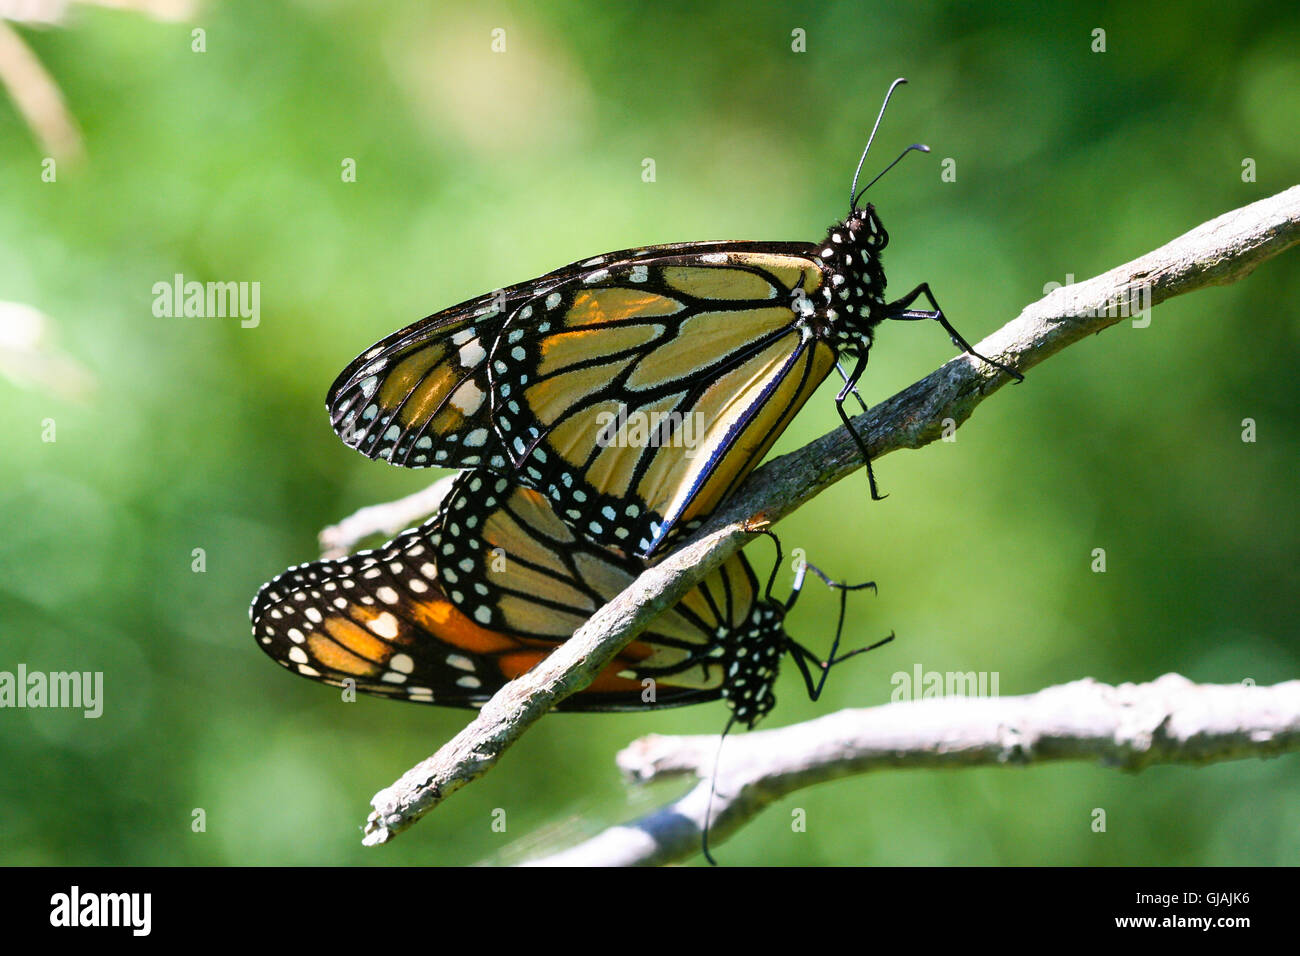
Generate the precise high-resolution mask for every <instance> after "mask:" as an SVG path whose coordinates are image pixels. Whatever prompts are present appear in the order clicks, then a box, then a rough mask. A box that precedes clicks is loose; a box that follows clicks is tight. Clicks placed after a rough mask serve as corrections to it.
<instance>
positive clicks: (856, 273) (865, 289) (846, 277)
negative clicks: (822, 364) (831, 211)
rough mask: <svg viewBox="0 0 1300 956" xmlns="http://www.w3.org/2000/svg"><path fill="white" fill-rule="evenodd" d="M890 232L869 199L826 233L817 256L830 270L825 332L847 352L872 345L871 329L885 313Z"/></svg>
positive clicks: (825, 292)
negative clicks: (883, 260)
mask: <svg viewBox="0 0 1300 956" xmlns="http://www.w3.org/2000/svg"><path fill="white" fill-rule="evenodd" d="M888 244H889V234H888V233H887V232H885V227H884V226H883V225H881V223H880V217H879V216H877V215H876V207H875V206H873V205H871V204H870V203H867V204H866V205H865V206H863V207H862V208H861V209H855V210H853V212H851V213H849V215H848V218H846V219H845V220H844V221H843V222H839V223H836V224H835V225H834V226H832V227H831V230H830V232H828V233H827V234H826V240H825V242H824V243H823V244H822V246H821V249H820V250H819V253H820V254H819V256H818V259H819V261H820V264H821V266H822V269H823V270H824V271H825V274H826V280H827V281H826V282H825V283H824V284H823V286H822V289H821V292H822V297H823V308H824V312H825V316H826V320H827V322H826V324H827V326H828V328H827V329H826V338H828V339H831V340H833V341H835V342H836V344H837V347H839V348H841V349H844V350H847V351H849V352H854V351H865V350H866V349H867V348H870V346H871V330H872V328H874V327H875V326H876V325H877V324H878V323H879V322H880V321H881V320H882V319H883V318H884V304H885V270H884V267H883V266H882V265H881V263H880V254H881V251H882V250H883V249H884V248H885V246H887V245H888Z"/></svg>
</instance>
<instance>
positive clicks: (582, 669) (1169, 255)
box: [363, 186, 1300, 845]
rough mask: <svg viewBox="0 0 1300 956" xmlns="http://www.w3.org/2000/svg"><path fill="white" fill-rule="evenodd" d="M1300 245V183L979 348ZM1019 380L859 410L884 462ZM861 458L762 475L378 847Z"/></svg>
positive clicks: (476, 728)
mask: <svg viewBox="0 0 1300 956" xmlns="http://www.w3.org/2000/svg"><path fill="white" fill-rule="evenodd" d="M1297 242H1300V186H1293V187H1292V188H1290V189H1288V190H1286V191H1285V192H1281V193H1279V194H1277V195H1276V196H1273V197H1271V198H1268V199H1262V200H1260V201H1259V202H1255V203H1251V204H1250V205H1249V206H1243V207H1242V208H1240V209H1235V210H1233V211H1232V212H1228V213H1225V214H1224V215H1222V216H1219V217H1218V218H1217V219H1213V220H1211V221H1209V222H1206V223H1203V224H1202V225H1200V226H1197V227H1196V228H1195V229H1193V230H1191V231H1190V232H1188V233H1185V234H1184V235H1182V236H1179V237H1178V238H1177V239H1175V240H1173V241H1172V242H1169V243H1167V244H1165V245H1164V246H1161V247H1160V248H1159V249H1156V250H1154V251H1152V252H1149V253H1147V254H1146V255H1144V256H1142V257H1141V258H1138V259H1135V260H1133V261H1132V262H1129V263H1126V264H1125V265H1122V266H1118V267H1116V268H1114V269H1111V270H1110V271H1109V272H1106V273H1103V274H1102V275H1099V276H1096V277H1094V278H1092V279H1088V280H1087V281H1085V282H1079V283H1076V284H1073V285H1068V286H1064V287H1062V288H1059V289H1056V290H1055V291H1053V292H1051V293H1050V294H1048V295H1046V296H1044V297H1043V298H1042V299H1039V300H1038V301H1037V302H1035V303H1033V304H1032V305H1029V306H1027V307H1026V308H1025V309H1024V310H1023V311H1022V312H1021V313H1020V315H1019V316H1017V317H1016V318H1015V319H1013V320H1012V321H1010V322H1008V323H1007V324H1006V325H1004V326H1003V327H1002V328H1000V329H998V331H996V332H994V333H993V334H992V335H990V336H988V337H987V338H985V339H984V340H983V341H982V342H979V343H977V344H976V346H975V348H976V351H978V352H980V353H981V354H983V355H987V356H989V357H990V358H993V359H996V360H998V361H1000V362H1003V363H1005V364H1007V365H1009V366H1011V367H1013V368H1016V369H1018V370H1020V371H1022V372H1023V371H1026V370H1028V369H1030V368H1033V367H1034V366H1035V365H1037V364H1038V363H1039V362H1042V361H1043V360H1044V359H1046V358H1048V357H1049V356H1051V355H1055V354H1056V353H1057V352H1059V351H1061V349H1063V348H1065V347H1066V346H1069V345H1072V344H1073V343H1075V342H1078V341H1079V340H1081V339H1084V338H1086V337H1088V336H1090V335H1093V334H1094V333H1097V332H1100V331H1101V330H1102V329H1105V328H1108V327H1110V326H1112V325H1115V324H1116V323H1118V322H1121V321H1127V319H1126V315H1127V314H1128V311H1129V309H1128V308H1126V306H1131V305H1132V304H1133V303H1138V304H1143V305H1145V304H1147V303H1149V304H1150V305H1152V306H1155V305H1159V304H1160V303H1161V302H1163V301H1165V300H1166V299H1168V298H1171V297H1173V296H1175V295H1181V294H1182V293H1185V292H1190V291H1192V290H1193V289H1200V288H1203V287H1205V286H1209V285H1225V284H1227V283H1229V282H1233V281H1235V280H1237V279H1240V278H1241V277H1243V276H1245V275H1248V274H1249V273H1250V272H1251V271H1252V270H1253V269H1254V268H1255V267H1256V266H1257V265H1259V264H1260V263H1261V262H1263V261H1264V260H1266V259H1269V258H1272V257H1273V256H1276V255H1278V254H1279V253H1281V252H1283V251H1284V250H1286V249H1288V248H1290V247H1291V246H1293V245H1295V244H1296V243H1297ZM1008 381H1010V378H1009V376H1007V375H1006V374H1005V373H1002V372H998V371H996V370H994V369H991V368H989V367H988V366H986V365H984V364H983V363H981V362H979V361H978V360H977V359H974V358H972V357H971V356H969V355H961V356H958V357H957V358H955V359H953V360H952V361H950V362H948V363H947V364H945V365H944V366H943V367H942V368H940V369H938V370H936V371H934V372H932V373H931V374H930V375H928V376H926V377H925V378H924V379H922V380H921V381H919V382H917V383H915V384H914V385H911V386H909V387H908V388H906V389H904V390H903V391H901V392H899V393H898V394H896V395H894V396H893V397H892V398H889V399H887V400H885V401H884V402H881V403H880V404H879V405H877V406H875V407H874V408H872V409H870V410H869V411H867V412H865V413H864V414H862V415H860V416H858V417H857V418H856V419H854V427H855V428H856V429H857V430H858V432H859V434H861V435H862V436H863V437H864V438H865V440H866V442H867V445H868V448H869V449H870V451H871V457H872V458H873V459H876V458H879V457H881V456H882V455H887V454H889V453H890V452H892V451H897V450H898V449H900V448H920V447H921V446H922V445H926V444H928V443H929V442H931V441H934V440H935V439H936V438H938V437H940V435H941V433H942V431H943V428H944V422H945V420H946V419H951V420H952V421H953V422H955V423H956V424H957V425H960V424H962V423H963V422H965V421H966V419H967V418H969V417H970V415H971V413H972V412H973V411H974V410H975V408H976V406H977V405H979V403H980V402H982V401H984V400H985V399H986V398H988V397H989V396H990V395H992V394H993V393H994V392H996V391H997V390H998V389H1000V388H1002V386H1004V385H1005V384H1006V383H1007V382H1008ZM861 466H862V461H861V458H860V456H859V455H858V453H857V450H856V447H855V446H854V444H853V441H852V439H851V438H850V437H849V436H848V435H847V434H846V432H845V431H844V430H843V429H837V430H835V431H833V432H831V433H830V434H827V435H824V436H822V437H821V438H819V439H817V440H816V441H814V442H812V443H811V444H809V445H806V446H804V447H803V448H801V449H799V450H798V451H795V452H792V453H790V454H788V455H784V456H782V457H780V458H777V459H775V460H773V461H771V462H769V463H767V464H766V465H764V466H763V467H761V468H759V469H758V470H757V471H755V472H754V474H753V475H751V476H750V477H749V479H748V480H747V481H746V482H745V483H744V485H743V486H742V487H741V488H740V489H739V490H738V491H737V493H736V494H735V495H734V496H732V497H731V498H730V499H728V501H727V503H726V504H725V505H724V506H723V507H722V508H721V509H720V510H719V511H718V512H717V513H716V514H715V515H714V516H713V517H712V518H711V519H710V520H709V521H708V523H707V524H706V525H705V526H704V527H703V528H701V529H700V530H699V531H698V532H697V533H696V534H694V535H693V536H692V537H691V539H690V540H689V541H688V542H687V543H685V544H684V545H683V546H682V547H680V548H678V549H677V550H675V551H674V552H673V553H672V554H670V555H669V556H668V557H667V558H665V559H664V560H663V561H662V562H660V563H659V564H657V565H656V566H655V567H653V568H651V569H650V570H648V571H646V572H645V573H644V574H642V575H641V576H640V577H639V578H638V579H637V580H636V581H635V582H633V583H632V584H631V585H630V586H629V587H628V588H627V589H626V590H624V591H623V592H622V593H621V594H619V595H618V596H617V597H616V598H614V600H612V601H610V602H609V603H608V604H607V605H605V606H604V607H603V608H601V609H600V610H599V611H597V612H596V614H594V615H593V616H592V617H591V618H590V619H589V620H588V621H587V623H586V624H585V625H583V626H582V627H581V628H580V629H579V630H578V631H577V632H576V633H575V634H574V635H573V637H571V638H570V639H569V640H568V641H566V642H565V643H564V644H563V645H561V646H560V647H559V648H558V649H557V650H556V651H555V652H554V653H552V654H551V655H550V656H549V657H547V658H546V660H545V661H543V662H542V663H541V664H540V665H538V666H537V667H536V668H534V669H533V670H531V671H529V672H528V673H527V674H525V675H523V676H522V677H520V678H518V679H516V680H514V681H512V682H511V683H509V684H508V685H506V686H505V687H503V688H502V689H501V690H500V691H499V692H498V693H497V694H496V696H494V697H493V698H492V699H491V700H490V701H488V702H487V703H486V704H485V705H484V706H483V709H482V710H481V711H479V713H478V715H477V716H476V717H475V718H474V720H473V721H471V722H470V724H469V725H468V726H466V727H465V729H464V730H462V731H461V732H460V733H459V734H457V735H456V736H455V737H454V738H452V739H451V740H450V741H449V742H448V743H447V744H446V745H444V746H443V747H442V748H441V749H440V750H439V751H438V752H437V753H435V754H434V755H433V756H431V757H429V758H428V759H426V760H424V761H422V762H421V763H420V764H418V765H417V766H415V767H413V768H412V769H411V770H409V771H407V773H405V774H403V775H402V777H401V779H400V780H398V781H397V782H396V783H394V784H392V785H391V786H389V787H387V788H385V789H384V790H381V791H380V792H379V793H377V794H375V796H374V797H373V798H372V800H371V805H372V806H373V808H374V810H373V812H372V813H371V814H370V817H369V818H368V820H367V821H366V825H365V837H364V840H363V842H364V843H366V844H367V845H374V844H378V843H384V842H386V841H388V840H389V839H391V838H392V837H393V836H394V835H396V834H397V833H400V832H401V831H402V830H404V829H405V828H406V827H408V826H410V825H411V824H412V823H414V822H415V821H416V820H418V819H419V818H420V817H421V816H423V815H424V814H425V813H426V812H428V811H429V810H430V809H432V808H433V807H435V806H437V805H438V804H439V803H440V802H442V800H444V799H445V798H446V797H448V796H449V795H450V794H452V793H454V792H455V791H456V790H459V789H460V788H461V787H463V786H465V784H467V783H469V782H471V781H473V780H475V779H477V778H478V777H479V776H481V775H482V774H484V773H486V772H487V771H488V770H489V769H491V767H492V766H493V765H494V764H495V763H496V761H497V760H498V759H499V758H500V756H501V754H502V753H504V752H505V750H506V749H507V748H508V747H509V746H510V745H511V744H513V743H514V742H515V741H516V740H518V739H519V737H520V736H521V735H522V734H523V733H524V731H525V730H526V729H527V728H528V727H529V726H530V725H531V724H532V723H533V722H534V721H535V720H537V719H538V718H540V717H541V716H542V715H543V714H545V713H546V712H547V711H548V710H550V709H551V708H552V707H553V706H554V705H555V703H556V702H557V701H559V700H561V699H563V698H564V697H567V696H568V695H569V694H572V693H574V692H576V691H578V690H581V689H582V688H583V687H585V686H586V685H587V684H588V683H590V681H591V680H592V679H593V678H594V676H595V675H596V674H597V673H599V672H600V670H601V669H602V668H603V667H604V666H605V665H606V664H607V663H608V662H609V661H611V660H612V659H613V658H614V656H615V655H616V654H617V653H618V651H619V650H621V649H622V648H623V647H624V646H625V645H627V644H628V643H629V642H630V641H631V640H632V638H633V637H635V636H636V634H637V632H638V631H639V630H640V629H641V628H643V627H644V626H645V625H646V624H648V623H649V621H650V620H651V619H652V618H653V617H654V615H655V614H656V613H658V612H659V611H660V610H662V609H663V608H665V607H668V606H670V605H671V604H673V603H675V602H676V601H677V600H678V599H679V598H681V597H682V595H684V594H685V593H686V591H687V590H689V589H690V588H691V587H692V586H693V585H694V584H695V583H696V582H698V581H699V580H700V579H701V578H702V577H704V576H705V575H706V574H707V573H708V572H709V571H711V570H713V569H714V568H715V567H717V566H718V565H719V564H721V563H722V562H723V561H724V560H725V559H726V558H727V557H728V556H730V555H731V554H733V553H734V552H735V551H736V550H738V549H739V548H740V547H742V546H743V545H744V544H745V543H746V541H747V540H748V539H749V538H750V536H751V535H752V533H753V530H754V529H758V528H763V527H766V526H768V525H770V524H772V523H774V522H776V521H778V520H780V519H781V518H782V517H784V516H785V515H788V514H789V513H791V512H792V511H794V510H796V509H797V508H799V507H800V506H801V505H802V504H804V503H805V502H806V501H808V500H809V499H811V498H813V497H815V496H816V495H818V494H820V493H821V492H822V491H824V490H825V489H826V488H828V487H830V486H831V485H833V484H834V483H835V482H837V481H839V480H840V479H841V478H843V477H845V476H846V475H848V474H850V473H851V472H853V471H855V470H856V469H858V468H860V467H861Z"/></svg>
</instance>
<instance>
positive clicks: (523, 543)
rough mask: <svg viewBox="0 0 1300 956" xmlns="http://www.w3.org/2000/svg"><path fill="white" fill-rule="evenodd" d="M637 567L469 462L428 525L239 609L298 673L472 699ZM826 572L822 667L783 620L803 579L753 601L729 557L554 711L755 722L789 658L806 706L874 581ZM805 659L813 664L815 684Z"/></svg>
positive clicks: (367, 687) (321, 567)
mask: <svg viewBox="0 0 1300 956" xmlns="http://www.w3.org/2000/svg"><path fill="white" fill-rule="evenodd" d="M494 549H500V550H494ZM498 561H499V562H500V566H499V567H496V569H495V570H494V567H495V566H496V565H495V562H498ZM779 563H780V561H779V556H778V564H779ZM644 567H645V565H644V563H642V562H639V561H637V560H636V559H634V558H629V557H626V556H624V555H622V554H620V553H619V552H617V551H615V550H611V549H607V548H602V547H600V546H598V545H595V544H592V543H590V542H588V541H586V540H584V539H582V538H580V537H578V536H576V535H575V534H574V533H573V531H572V530H571V529H569V527H568V526H567V525H565V524H564V522H562V521H560V520H559V518H558V517H557V516H556V515H555V512H554V511H553V510H552V509H551V507H550V505H549V504H548V502H547V500H546V498H545V497H543V496H542V495H541V494H540V493H538V492H537V491H535V490H532V489H527V488H522V487H520V486H515V485H511V483H509V482H508V481H507V480H506V479H504V478H501V477H498V476H493V475H490V474H486V473H482V472H466V473H464V474H462V475H460V476H458V477H457V478H456V480H455V482H454V483H453V484H452V487H451V490H450V491H449V492H448V493H447V496H446V498H445V500H444V504H443V507H442V508H441V509H440V510H439V512H438V513H437V514H436V515H435V516H434V517H433V518H431V519H430V520H429V521H427V522H426V523H425V524H423V525H421V526H420V527H418V528H414V529H411V530H409V531H405V532H403V533H402V534H400V535H398V536H397V537H396V538H394V539H393V540H392V541H390V542H389V543H388V544H386V545H384V546H383V547H381V548H378V549H375V550H373V551H366V552H360V553H358V554H356V555H353V556H351V557H348V558H341V559H334V560H328V561H316V562H312V563H310V564H303V565H299V566H297V567H293V568H290V569H289V570H287V571H285V572H284V573H283V574H280V575H279V576H278V577H276V578H275V579H274V580H272V581H270V582H268V583H267V584H265V585H263V586H262V588H261V590H260V591H258V593H257V597H256V598H255V599H254V600H253V604H252V607H251V609H250V612H249V613H250V617H251V619H252V623H253V634H254V636H255V638H256V639H257V640H258V642H259V643H260V645H261V646H262V649H263V650H264V651H266V653H267V654H269V655H270V656H271V657H272V658H274V659H275V660H276V661H277V662H279V663H280V664H282V665H284V666H285V667H287V668H289V669H290V670H293V671H296V672H297V673H299V674H301V675H303V676H305V677H310V678H312V679H314V680H318V681H322V682H324V683H327V684H335V685H343V683H344V681H345V680H349V679H350V680H352V681H354V682H355V687H356V689H357V690H361V691H365V692H366V693H369V694H378V695H382V696H385V697H394V698H398V699H402V700H411V701H418V702H421V703H426V704H438V705H442V706H448V707H477V706H481V705H482V704H483V703H484V702H485V701H486V700H488V699H489V698H490V697H491V696H492V695H493V694H494V693H495V692H496V691H497V690H498V689H500V687H501V686H502V685H504V684H505V683H506V682H507V681H509V680H511V679H512V678H514V677H517V676H519V675H520V674H522V673H524V672H525V671H528V670H529V669H531V668H532V667H533V666H534V665H536V664H537V663H538V662H539V661H540V660H542V659H543V658H544V657H546V655H547V654H549V653H550V652H551V651H552V650H554V649H555V647H556V646H557V645H559V644H560V643H561V642H563V641H565V640H566V639H568V638H569V637H570V636H571V635H572V633H573V632H574V630H576V629H577V628H578V627H579V626H580V625H581V624H582V623H583V622H584V621H585V620H586V619H587V618H588V617H589V616H590V615H591V614H592V613H593V612H594V611H596V610H597V609H598V608H599V607H600V606H601V605H603V604H604V603H605V602H606V601H607V600H608V599H609V598H611V597H613V596H614V595H615V594H617V593H618V592H619V591H621V590H623V588H624V587H626V586H627V585H628V584H629V583H631V581H632V579H633V578H635V577H636V576H637V574H639V573H640V571H641V570H643V569H644ZM809 567H811V566H809ZM813 570H814V571H816V569H813ZM775 573H776V571H775V569H774V570H773V577H775ZM816 573H817V574H819V575H820V574H821V572H820V571H817V572H816ZM823 579H824V580H827V583H828V584H833V586H835V587H838V588H840V589H841V616H840V626H839V628H837V630H836V635H835V641H834V643H833V645H832V648H831V653H830V654H829V655H828V657H827V661H826V663H822V662H821V661H819V660H818V659H817V657H816V656H815V655H814V654H813V653H812V652H811V651H809V650H808V649H806V648H805V647H803V646H802V645H800V644H798V643H797V642H795V641H794V640H792V639H791V638H790V637H789V636H787V635H786V633H785V631H784V629H783V627H782V622H783V619H784V617H785V615H786V613H787V612H788V611H789V610H790V608H791V607H793V605H794V602H795V599H796V598H797V597H798V594H799V585H801V584H802V580H803V575H802V573H800V574H799V576H798V577H797V578H796V587H795V589H794V591H793V593H792V594H791V596H790V599H789V600H788V601H786V602H784V603H782V602H778V601H776V600H775V599H773V598H772V596H771V587H772V581H771V580H769V582H768V589H767V593H766V594H765V595H760V593H759V590H758V582H757V579H756V578H755V576H754V571H753V568H752V567H751V566H750V564H749V562H748V561H747V560H745V558H744V557H743V556H742V555H740V554H736V555H734V556H733V557H731V558H730V559H728V560H727V561H726V562H725V563H724V564H723V565H722V566H721V567H720V568H719V569H718V570H716V571H714V572H713V573H712V574H710V575H709V576H708V577H706V578H705V579H704V580H703V581H701V582H700V583H699V584H698V585H697V586H696V587H695V588H694V589H693V590H692V591H690V592H689V593H688V594H687V595H686V596H685V597H684V598H683V599H682V600H681V601H680V602H679V603H678V604H677V605H676V606H675V607H673V608H670V609H668V610H666V611H664V612H662V613H661V614H660V615H659V616H658V617H656V618H655V619H654V620H653V621H652V622H651V624H650V626H649V627H648V628H647V629H646V630H645V631H643V632H642V634H641V635H640V636H639V637H638V638H637V639H636V640H635V641H633V642H632V643H631V644H629V645H628V646H627V647H626V648H624V649H623V650H622V651H621V652H620V653H619V655H618V657H617V658H616V659H615V661H613V662H612V663H611V664H610V665H609V666H608V667H607V668H606V669H605V670H603V671H602V672H601V673H600V674H599V675H597V677H596V679H595V680H594V681H593V682H592V683H591V684H590V685H589V686H588V687H586V688H585V689H584V690H582V691H579V692H578V693H576V694H574V695H573V696H571V697H568V698H566V699H565V700H563V701H562V702H561V703H560V704H559V705H558V709H560V710H572V711H631V710H646V709H650V708H653V707H671V706H677V705H683V704H693V703H699V702H702V701H711V700H716V699H718V698H720V697H721V698H724V699H726V701H727V703H728V705H729V706H730V708H731V711H732V719H733V720H735V721H737V722H739V723H742V724H744V725H746V726H753V724H754V723H755V722H756V721H758V720H759V719H760V718H761V717H762V716H763V715H764V714H766V713H767V712H768V711H769V710H771V709H772V706H773V704H774V703H775V697H774V695H773V691H772V682H773V680H774V679H775V677H776V673H777V668H778V665H779V662H780V658H781V655H782V654H785V653H788V654H790V655H791V656H792V657H793V658H794V661H795V664H796V666H797V667H798V668H799V671H800V673H801V674H802V676H803V678H804V683H805V684H806V686H807V689H808V693H809V696H810V697H812V698H813V699H814V700H815V699H817V697H819V696H820V694H821V691H822V688H823V686H824V685H825V681H826V677H827V675H828V673H829V670H830V667H831V666H833V665H835V664H837V663H839V662H840V661H843V660H845V659H846V658H848V657H851V656H853V655H854V654H856V653H859V652H860V651H858V650H855V651H851V652H848V653H846V654H843V655H840V656H838V657H837V656H836V652H837V651H838V648H839V641H840V634H841V631H842V628H843V610H844V604H843V601H844V596H845V595H846V592H847V591H848V590H855V589H857V588H862V587H873V588H874V585H872V584H863V585H852V586H849V585H839V584H834V583H833V582H830V581H829V580H828V579H825V577H824V576H823ZM891 637H892V635H891ZM865 649H866V648H863V649H861V650H865ZM810 665H811V668H810ZM814 669H820V671H821V674H820V679H818V680H816V681H814V678H813V670H814ZM650 688H653V690H652V691H650V690H649V689H650Z"/></svg>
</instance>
